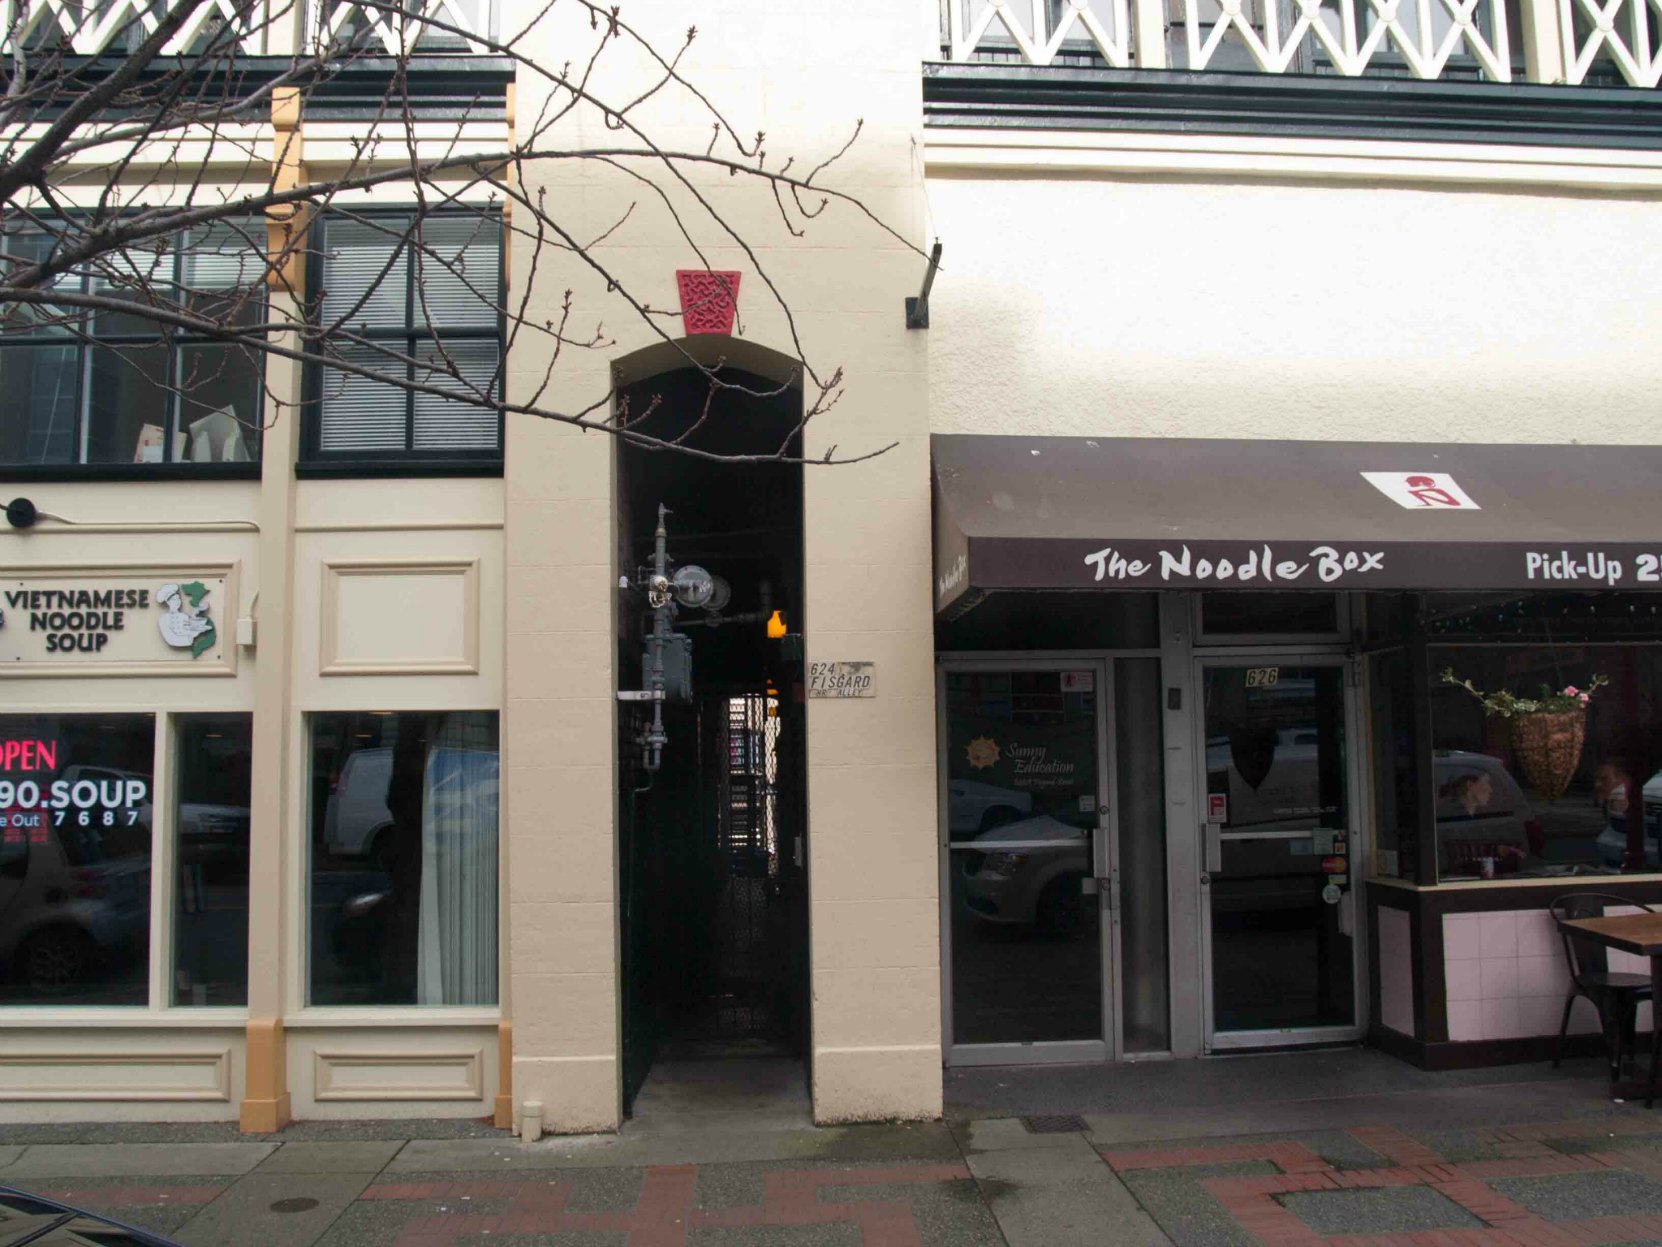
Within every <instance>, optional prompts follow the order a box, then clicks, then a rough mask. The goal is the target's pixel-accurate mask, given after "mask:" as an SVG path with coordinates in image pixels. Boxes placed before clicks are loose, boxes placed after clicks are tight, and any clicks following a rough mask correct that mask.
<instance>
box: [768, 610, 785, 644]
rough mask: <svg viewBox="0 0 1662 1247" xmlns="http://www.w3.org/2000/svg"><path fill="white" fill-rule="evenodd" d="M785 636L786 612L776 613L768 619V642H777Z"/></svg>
mask: <svg viewBox="0 0 1662 1247" xmlns="http://www.w3.org/2000/svg"><path fill="white" fill-rule="evenodd" d="M784 635H785V612H784V611H774V612H773V614H772V615H771V616H770V617H769V618H768V640H770V641H777V640H779V639H780V638H781V637H783V636H784Z"/></svg>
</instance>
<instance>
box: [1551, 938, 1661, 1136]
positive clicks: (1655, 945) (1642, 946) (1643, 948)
mask: <svg viewBox="0 0 1662 1247" xmlns="http://www.w3.org/2000/svg"><path fill="white" fill-rule="evenodd" d="M1558 925H1559V926H1560V927H1561V928H1563V929H1564V930H1567V931H1574V932H1576V934H1578V935H1581V936H1583V937H1585V938H1586V939H1589V940H1591V941H1593V943H1595V944H1603V945H1604V946H1605V947H1606V948H1614V949H1617V950H1618V951H1620V952H1624V953H1633V954H1635V955H1636V956H1640V957H1649V958H1650V985H1651V1011H1652V1012H1651V1026H1652V1028H1653V1029H1654V1028H1655V1027H1657V1026H1662V1015H1659V1014H1658V1009H1659V1008H1662V913H1657V914H1621V915H1619V916H1617V917H1614V918H1574V919H1571V920H1570V921H1567V922H1560V923H1559V924H1558ZM1649 1097H1650V1093H1648V1092H1647V1095H1646V1105H1647V1106H1648V1105H1649V1103H1650V1098H1649Z"/></svg>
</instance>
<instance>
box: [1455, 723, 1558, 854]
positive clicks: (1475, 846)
mask: <svg viewBox="0 0 1662 1247" xmlns="http://www.w3.org/2000/svg"><path fill="white" fill-rule="evenodd" d="M1432 770H1433V779H1434V781H1435V783H1436V790H1437V844H1438V856H1439V859H1440V868H1441V871H1442V873H1443V874H1445V875H1447V874H1471V875H1476V874H1479V873H1480V870H1481V859H1483V858H1485V857H1491V858H1494V859H1495V869H1496V871H1497V872H1498V873H1505V872H1506V871H1508V870H1515V869H1517V867H1518V866H1519V865H1520V864H1522V862H1523V859H1524V858H1525V857H1537V858H1538V857H1541V856H1543V855H1544V854H1545V852H1546V832H1545V831H1544V830H1543V829H1542V826H1541V823H1540V821H1539V820H1538V819H1537V818H1536V814H1535V808H1534V807H1533V806H1532V805H1530V803H1529V799H1528V798H1527V797H1525V796H1524V794H1523V789H1522V788H1521V787H1519V785H1518V781H1517V780H1516V779H1514V778H1513V777H1512V773H1511V772H1510V771H1508V770H1507V769H1506V766H1505V765H1504V764H1503V763H1502V762H1501V761H1500V759H1499V758H1492V757H1490V756H1489V755H1488V754H1486V753H1470V752H1466V751H1464V750H1449V751H1446V752H1439V753H1436V754H1433V755H1432Z"/></svg>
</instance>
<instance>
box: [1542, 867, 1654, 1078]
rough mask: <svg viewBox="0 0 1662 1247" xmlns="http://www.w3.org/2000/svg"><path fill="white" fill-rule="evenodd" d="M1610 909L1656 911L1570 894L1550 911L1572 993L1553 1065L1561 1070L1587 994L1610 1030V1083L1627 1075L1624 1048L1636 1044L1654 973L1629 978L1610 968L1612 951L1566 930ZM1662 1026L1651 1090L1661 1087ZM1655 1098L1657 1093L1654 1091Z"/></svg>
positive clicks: (1597, 895)
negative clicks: (1574, 1017)
mask: <svg viewBox="0 0 1662 1247" xmlns="http://www.w3.org/2000/svg"><path fill="white" fill-rule="evenodd" d="M1606 906H1622V907H1623V908H1627V909H1642V910H1645V911H1646V912H1647V913H1648V912H1652V911H1651V908H1650V906H1649V905H1642V904H1640V903H1639V902H1638V901H1634V900H1629V899H1628V898H1627V897H1625V896H1612V895H1611V894H1610V893H1608V892H1570V893H1567V894H1566V895H1564V896H1560V897H1557V898H1556V899H1555V900H1554V901H1553V902H1552V904H1551V905H1550V906H1548V908H1549V909H1550V911H1551V913H1552V916H1553V920H1554V921H1555V922H1557V924H1558V934H1559V936H1560V937H1561V938H1562V939H1563V941H1564V959H1565V960H1566V961H1568V962H1569V966H1570V995H1569V998H1568V999H1567V1000H1565V1001H1564V1020H1563V1021H1562V1022H1561V1023H1560V1024H1559V1027H1558V1050H1557V1052H1556V1053H1555V1054H1554V1055H1553V1058H1552V1065H1553V1068H1554V1069H1557V1068H1558V1065H1559V1062H1561V1061H1562V1060H1563V1059H1564V1038H1565V1036H1566V1035H1567V1034H1568V1033H1569V1029H1570V1012H1571V1010H1573V1009H1574V1008H1575V1002H1576V997H1578V996H1585V997H1587V999H1588V1000H1590V1001H1592V1002H1593V1007H1594V1008H1595V1009H1597V1010H1598V1011H1599V1023H1600V1025H1601V1027H1602V1029H1603V1031H1604V1043H1605V1050H1606V1052H1607V1053H1608V1054H1609V1058H1610V1081H1611V1082H1612V1083H1614V1082H1615V1081H1616V1079H1617V1078H1618V1077H1619V1076H1620V1075H1621V1068H1622V1057H1623V1055H1624V1053H1623V1047H1624V1045H1632V1044H1633V1043H1634V1033H1633V1032H1634V1017H1635V1014H1636V1013H1637V1012H1638V1010H1639V1005H1640V1004H1641V1003H1642V1002H1644V1001H1646V1000H1649V999H1650V998H1651V984H1650V975H1648V974H1628V973H1625V972H1623V971H1620V970H1612V969H1610V956H1609V950H1608V949H1607V948H1605V946H1604V945H1602V944H1598V943H1595V942H1594V941H1592V940H1590V939H1587V938H1586V937H1584V936H1578V935H1576V934H1575V933H1574V932H1572V931H1571V930H1569V929H1568V928H1566V927H1565V926H1564V923H1566V922H1569V921H1573V920H1574V919H1577V918H1602V917H1604V911H1605V907H1606ZM1659 1034H1662V1028H1658V1026H1657V1025H1656V1019H1653V1021H1652V1024H1651V1086H1652V1088H1654V1087H1655V1085H1656V1058H1657V1052H1658V1045H1657V1042H1656V1040H1657V1036H1658V1035H1659ZM1653 1094H1654V1092H1653Z"/></svg>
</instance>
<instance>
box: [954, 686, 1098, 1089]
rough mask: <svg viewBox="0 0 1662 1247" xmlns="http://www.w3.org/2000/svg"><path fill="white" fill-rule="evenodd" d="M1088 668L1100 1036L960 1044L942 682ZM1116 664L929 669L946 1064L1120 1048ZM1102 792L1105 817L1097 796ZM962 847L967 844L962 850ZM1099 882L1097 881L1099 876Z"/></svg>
mask: <svg viewBox="0 0 1662 1247" xmlns="http://www.w3.org/2000/svg"><path fill="white" fill-rule="evenodd" d="M1082 670H1089V671H1091V672H1092V674H1093V675H1094V676H1095V677H1096V689H1097V698H1096V765H1097V794H1098V797H1097V802H1098V804H1097V808H1098V810H1099V813H1098V815H1097V826H1096V830H1095V831H1094V832H1093V833H1092V837H1091V840H1092V858H1093V862H1094V865H1095V866H1096V868H1097V869H1098V870H1101V869H1102V867H1103V865H1104V863H1106V864H1107V867H1108V874H1107V876H1106V878H1108V879H1109V880H1110V883H1109V886H1108V888H1107V889H1105V890H1099V891H1098V894H1097V907H1098V909H1097V912H1098V916H1099V924H1098V925H1099V929H1100V931H1101V949H1100V963H1099V964H1100V966H1101V972H1102V1018H1101V1033H1102V1038H1101V1039H1073V1040H1056V1041H1050V1042H1035V1043H987V1044H959V1043H956V1042H955V1041H954V1039H953V1035H952V911H951V906H952V876H951V870H952V837H951V832H950V830H949V828H948V808H947V800H948V794H947V749H948V748H949V747H950V745H949V742H950V734H949V732H948V730H947V719H948V712H947V694H946V677H947V673H948V672H954V671H985V672H999V671H1082ZM1114 709H1115V707H1114V662H1113V659H1112V658H1109V657H1104V656H1102V655H1100V654H1099V655H1095V656H1082V657H1077V658H1069V657H1065V656H1047V657H1032V656H1027V657H1022V658H993V657H981V656H977V657H974V658H959V657H950V658H949V657H944V656H943V657H941V658H940V659H939V660H938V661H937V663H936V667H935V742H936V743H935V783H936V824H937V830H936V843H937V846H938V853H939V857H940V875H939V884H938V886H939V889H940V922H941V1040H942V1044H941V1047H942V1052H943V1055H944V1056H945V1060H946V1064H947V1065H949V1066H971V1065H1028V1064H1061V1063H1081V1062H1101V1061H1112V1060H1117V1059H1118V1058H1119V1056H1120V1054H1121V1053H1122V1052H1123V1050H1124V1046H1125V1044H1124V1036H1123V1035H1122V1034H1121V1025H1122V1015H1121V1010H1120V974H1119V905H1118V901H1117V896H1118V892H1119V885H1120V851H1119V776H1118V774H1117V773H1116V771H1115V769H1114V766H1113V762H1114V751H1113V741H1114V727H1115V724H1114ZM1104 791H1106V793H1107V805H1106V813H1101V812H1100V811H1102V809H1103V803H1102V793H1103V792H1104ZM966 847H967V846H966ZM1099 877H1101V876H1099Z"/></svg>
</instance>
